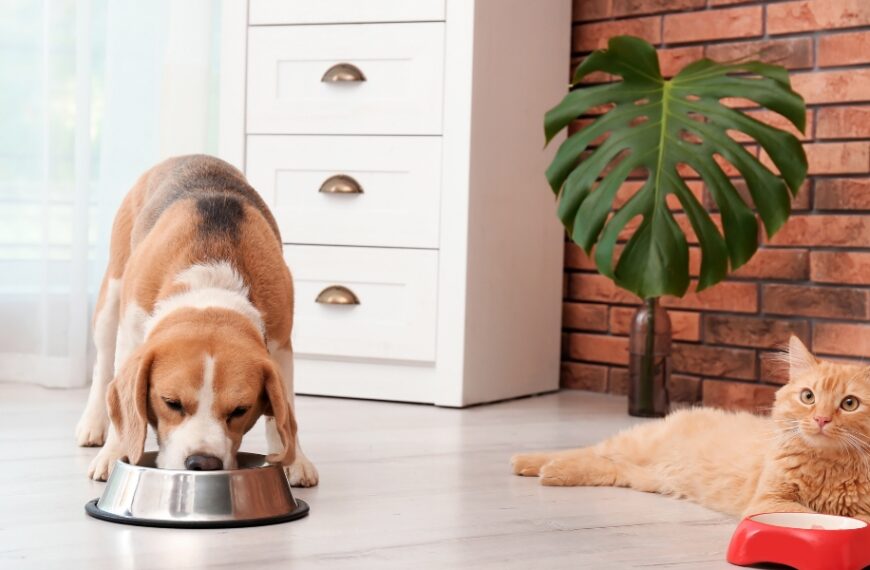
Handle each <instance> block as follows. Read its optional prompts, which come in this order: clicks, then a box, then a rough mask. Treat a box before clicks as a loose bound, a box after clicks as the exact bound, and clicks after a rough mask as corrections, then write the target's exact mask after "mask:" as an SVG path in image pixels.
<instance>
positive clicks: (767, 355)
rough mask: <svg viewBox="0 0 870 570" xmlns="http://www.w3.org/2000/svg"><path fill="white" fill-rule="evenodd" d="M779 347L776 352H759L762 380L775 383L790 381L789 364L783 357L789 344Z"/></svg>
mask: <svg viewBox="0 0 870 570" xmlns="http://www.w3.org/2000/svg"><path fill="white" fill-rule="evenodd" d="M778 348H779V350H777V351H775V352H760V353H759V354H758V359H759V364H760V368H761V381H762V382H772V383H774V384H785V383H786V382H788V364H787V361H786V360H785V358H784V357H783V353H784V352H785V351H786V349H787V345H783V346H781V347H778Z"/></svg>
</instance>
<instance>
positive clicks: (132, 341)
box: [76, 155, 318, 487]
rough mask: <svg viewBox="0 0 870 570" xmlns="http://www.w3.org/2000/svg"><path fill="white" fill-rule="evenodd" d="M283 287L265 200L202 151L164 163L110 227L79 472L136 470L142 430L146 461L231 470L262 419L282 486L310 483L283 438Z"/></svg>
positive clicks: (290, 427) (286, 377)
mask: <svg viewBox="0 0 870 570" xmlns="http://www.w3.org/2000/svg"><path fill="white" fill-rule="evenodd" d="M292 326H293V281H292V279H291V276H290V271H289V270H288V269H287V265H286V263H285V262H284V258H283V256H282V246H281V236H280V234H279V232H278V227H277V225H276V224H275V220H274V218H273V217H272V214H271V213H270V212H269V210H268V208H267V207H266V204H265V203H264V202H263V200H262V199H261V198H260V196H259V195H258V194H257V192H256V191H255V190H254V189H253V188H251V187H250V186H249V185H248V183H247V181H246V180H245V178H244V176H243V175H242V173H241V172H239V171H238V170H236V169H235V168H233V167H232V166H231V165H229V164H227V163H226V162H224V161H222V160H219V159H217V158H213V157H210V156H203V155H193V156H182V157H177V158H171V159H169V160H167V161H165V162H163V163H161V164H158V165H157V166H155V167H154V168H152V169H151V170H149V171H147V172H146V173H145V174H144V175H142V177H141V178H140V179H139V180H138V182H137V183H136V184H135V186H133V188H132V190H131V191H130V192H129V193H128V194H127V196H126V198H125V199H124V201H123V203H122V204H121V208H120V210H119V211H118V214H117V215H116V217H115V223H114V225H113V227H112V237H111V246H110V260H109V266H108V269H107V271H106V275H105V277H104V279H103V283H102V287H101V288H100V294H99V298H98V300H97V306H96V311H95V315H94V341H95V343H96V346H97V355H96V362H95V364H94V373H93V383H92V385H91V391H90V395H89V397H88V403H87V405H86V407H85V410H84V413H83V414H82V417H81V420H80V421H79V423H78V426H77V427H76V439H77V440H78V444H79V445H81V446H100V445H102V446H103V447H102V449H101V450H100V452H99V453H98V454H97V456H96V457H95V458H94V460H93V461H92V462H91V465H90V468H89V469H88V476H89V477H91V478H93V479H95V480H105V479H106V478H107V477H108V475H109V473H110V472H111V471H112V468H113V466H114V463H115V460H117V459H121V458H126V459H127V460H128V461H130V462H131V463H134V464H135V463H138V462H139V461H140V459H141V457H142V453H143V450H144V446H145V436H146V433H147V431H148V425H149V424H150V425H151V426H152V428H153V429H154V431H155V432H156V434H157V441H158V444H159V452H158V455H157V466H158V467H161V468H165V469H195V470H215V469H232V468H234V467H235V466H236V452H237V451H238V449H239V445H240V443H241V440H242V436H243V435H244V434H245V433H246V432H247V431H248V430H250V429H251V427H253V425H254V424H255V423H256V421H257V419H258V418H259V417H260V416H261V415H266V416H267V418H266V430H267V433H266V436H267V441H268V444H269V456H268V460H269V461H271V462H274V463H282V464H283V465H284V466H285V470H286V472H287V476H288V478H289V480H290V483H291V484H293V485H296V486H304V487H307V486H312V485H316V484H317V479H318V475H317V470H316V469H315V468H314V465H312V463H311V462H310V461H309V460H308V459H307V458H306V457H305V455H304V454H303V453H302V450H301V449H300V447H299V442H298V439H297V436H296V420H295V415H294V405H293V356H292V352H291V345H290V331H291V329H292Z"/></svg>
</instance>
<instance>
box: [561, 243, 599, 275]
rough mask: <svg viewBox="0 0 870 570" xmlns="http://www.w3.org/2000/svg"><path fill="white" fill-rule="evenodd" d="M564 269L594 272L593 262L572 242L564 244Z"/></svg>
mask: <svg viewBox="0 0 870 570" xmlns="http://www.w3.org/2000/svg"><path fill="white" fill-rule="evenodd" d="M565 267H567V268H569V269H591V270H595V262H594V261H593V260H592V259H590V258H589V256H587V255H586V252H585V251H583V248H582V247H580V246H579V245H577V244H576V243H574V242H567V243H566V244H565Z"/></svg>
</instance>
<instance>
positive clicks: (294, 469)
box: [266, 348, 320, 487]
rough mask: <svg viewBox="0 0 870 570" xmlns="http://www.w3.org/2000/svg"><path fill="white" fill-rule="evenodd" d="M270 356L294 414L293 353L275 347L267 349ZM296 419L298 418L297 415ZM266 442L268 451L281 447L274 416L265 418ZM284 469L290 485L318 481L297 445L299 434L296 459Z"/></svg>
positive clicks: (272, 451) (305, 484) (312, 468)
mask: <svg viewBox="0 0 870 570" xmlns="http://www.w3.org/2000/svg"><path fill="white" fill-rule="evenodd" d="M269 352H270V354H271V356H272V361H273V362H274V363H275V365H276V366H277V367H278V369H279V370H280V371H281V377H282V378H283V379H284V385H285V387H286V389H287V401H288V403H289V404H290V409H291V410H292V411H293V414H294V416H295V415H296V403H295V392H294V391H293V353H292V352H291V351H290V350H287V349H283V348H275V349H272V350H270V351H269ZM296 417H297V420H298V416H296ZM266 443H267V444H268V448H269V453H276V452H278V451H280V450H281V449H283V446H282V444H281V437H280V436H279V435H278V430H277V429H276V428H275V418H271V417H267V418H266ZM284 471H285V472H286V473H287V479H288V480H289V481H290V485H292V486H294V487H314V486H315V485H317V482H318V481H319V478H320V477H319V475H318V473H317V468H316V467H314V464H313V463H312V462H311V460H309V459H308V458H307V457H306V456H305V453H304V452H303V451H302V447H301V446H300V445H299V435H298V433H297V435H296V459H295V460H294V461H293V463H292V464H291V465H286V466H285V467H284Z"/></svg>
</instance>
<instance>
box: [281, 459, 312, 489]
mask: <svg viewBox="0 0 870 570" xmlns="http://www.w3.org/2000/svg"><path fill="white" fill-rule="evenodd" d="M284 473H285V474H286V475H287V480H288V481H290V486H291V487H314V486H316V485H317V482H318V481H319V480H320V477H319V476H318V474H317V468H316V467H315V466H314V464H313V463H311V461H309V460H308V458H307V457H305V456H303V457H297V458H296V461H294V462H293V465H285V466H284Z"/></svg>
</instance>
